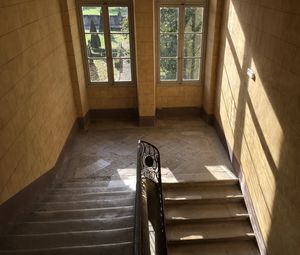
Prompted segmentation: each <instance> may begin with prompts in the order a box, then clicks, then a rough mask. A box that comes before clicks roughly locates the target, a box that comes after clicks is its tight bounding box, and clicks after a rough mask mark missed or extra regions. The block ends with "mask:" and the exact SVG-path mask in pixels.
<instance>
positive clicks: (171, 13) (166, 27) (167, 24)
mask: <svg viewBox="0 0 300 255" xmlns="http://www.w3.org/2000/svg"><path fill="white" fill-rule="evenodd" d="M178 20H179V8H174V7H172V8H170V7H162V8H160V32H161V33H166V32H175V33H176V32H178V28H179V26H178V23H179V22H178Z"/></svg>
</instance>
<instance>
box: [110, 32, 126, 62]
mask: <svg viewBox="0 0 300 255" xmlns="http://www.w3.org/2000/svg"><path fill="white" fill-rule="evenodd" d="M111 48H112V56H113V58H115V57H130V42H129V34H111Z"/></svg>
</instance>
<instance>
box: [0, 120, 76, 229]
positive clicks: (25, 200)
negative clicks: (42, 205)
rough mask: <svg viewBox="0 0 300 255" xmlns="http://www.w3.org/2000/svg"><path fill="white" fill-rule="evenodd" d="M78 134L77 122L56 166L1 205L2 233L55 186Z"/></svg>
mask: <svg viewBox="0 0 300 255" xmlns="http://www.w3.org/2000/svg"><path fill="white" fill-rule="evenodd" d="M77 132H78V122H77V120H76V121H75V122H74V124H73V127H72V128H71V130H70V133H69V135H68V138H67V139H66V142H65V145H64V147H63V149H62V151H61V153H60V155H59V157H58V159H57V161H56V164H55V166H54V167H53V168H52V169H50V170H49V171H47V172H46V173H45V174H43V175H42V176H40V177H39V178H38V179H36V180H35V181H33V182H32V183H31V184H29V185H28V186H27V187H25V188H24V189H22V190H21V191H19V192H18V193H17V194H16V195H14V196H13V197H11V198H9V199H8V200H7V201H5V202H4V203H3V204H1V205H0V233H6V232H7V231H9V229H10V227H11V224H12V223H14V222H17V221H18V220H19V219H21V218H22V217H23V216H24V214H27V213H29V212H31V211H32V210H33V208H34V206H35V204H36V203H38V202H39V201H41V200H42V199H43V198H44V194H45V191H46V189H48V188H50V187H52V186H53V185H55V183H56V180H57V176H58V175H59V174H60V170H61V165H62V164H63V161H64V158H65V155H66V153H67V151H69V148H70V146H71V144H72V142H73V140H74V137H75V135H76V134H77Z"/></svg>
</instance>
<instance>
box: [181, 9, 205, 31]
mask: <svg viewBox="0 0 300 255" xmlns="http://www.w3.org/2000/svg"><path fill="white" fill-rule="evenodd" d="M202 29H203V7H187V8H185V15H184V32H185V33H194V32H197V33H202Z"/></svg>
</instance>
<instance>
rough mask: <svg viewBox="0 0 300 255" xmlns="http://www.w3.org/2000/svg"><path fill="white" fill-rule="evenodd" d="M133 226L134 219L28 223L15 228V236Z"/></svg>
mask: <svg viewBox="0 0 300 255" xmlns="http://www.w3.org/2000/svg"><path fill="white" fill-rule="evenodd" d="M133 225H134V218H133V217H131V216H129V217H123V218H114V219H113V220H111V219H90V220H81V221H79V220H73V221H70V220H68V221H57V222H51V221H50V222H29V223H24V224H22V225H21V226H19V227H16V228H15V233H17V234H47V233H61V232H70V231H89V230H109V229H117V228H129V227H132V226H133Z"/></svg>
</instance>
